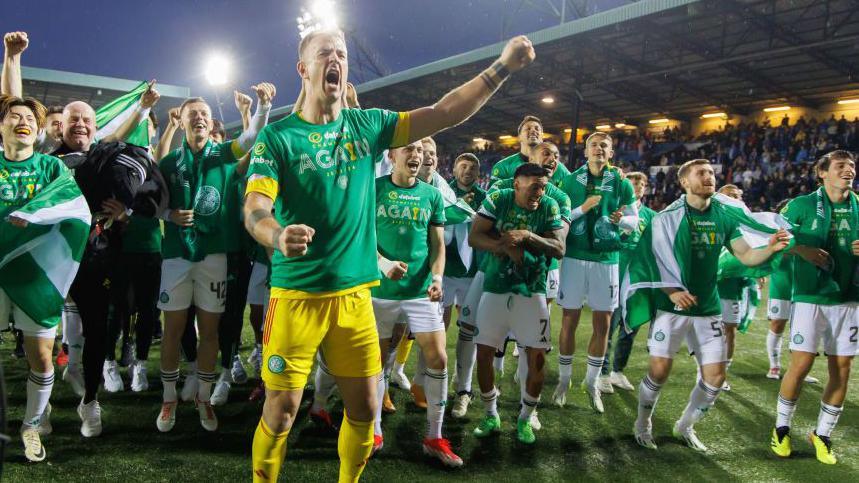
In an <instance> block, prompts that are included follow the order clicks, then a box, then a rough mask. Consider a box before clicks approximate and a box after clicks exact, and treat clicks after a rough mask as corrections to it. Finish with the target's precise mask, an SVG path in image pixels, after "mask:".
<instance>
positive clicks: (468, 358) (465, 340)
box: [456, 326, 477, 393]
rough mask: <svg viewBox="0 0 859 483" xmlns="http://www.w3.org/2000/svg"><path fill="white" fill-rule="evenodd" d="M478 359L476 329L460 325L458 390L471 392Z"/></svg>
mask: <svg viewBox="0 0 859 483" xmlns="http://www.w3.org/2000/svg"><path fill="white" fill-rule="evenodd" d="M476 360H477V344H475V343H474V329H469V328H466V327H464V326H460V328H459V338H458V339H456V392H458V393H459V392H463V391H465V392H471V378H472V373H473V372H474V364H475V362H476Z"/></svg>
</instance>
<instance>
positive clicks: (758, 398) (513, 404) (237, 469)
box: [0, 308, 859, 482]
mask: <svg viewBox="0 0 859 483" xmlns="http://www.w3.org/2000/svg"><path fill="white" fill-rule="evenodd" d="M758 315H759V316H762V315H763V313H762V312H759V314H758ZM552 320H553V329H554V335H555V338H556V339H555V340H557V332H558V329H559V325H560V324H559V320H560V313H559V311H558V310H557V308H555V310H553V317H552ZM589 320H590V317H589V315H587V314H585V316H584V317H583V324H582V326H581V327H580V329H579V334H578V347H579V349H578V353H577V354H576V358H575V359H574V361H573V390H572V391H571V394H570V396H569V397H568V400H567V407H565V408H563V409H559V408H556V407H552V406H550V405H549V404H548V403H549V402H550V401H549V400H550V399H551V398H550V396H551V392H552V390H553V388H554V385H555V382H556V381H557V352H553V353H552V354H551V355H550V357H549V365H548V371H547V385H546V388H545V389H544V391H543V393H544V394H543V405H542V406H541V407H540V410H539V412H540V419H541V421H542V422H543V430H542V431H539V432H537V442H536V444H535V445H533V447H523V446H522V445H521V444H519V443H518V442H517V441H516V437H515V419H514V418H515V417H516V414H517V399H518V394H519V389H518V386H517V385H515V384H514V383H513V380H512V376H513V373H514V372H515V367H516V366H515V364H516V360H515V359H514V358H513V357H511V356H508V358H507V361H506V376H505V378H504V380H503V381H501V389H502V398H501V402H500V411H501V415H502V420H503V431H502V434H501V435H500V437H498V438H495V439H493V438H490V439H489V440H484V441H478V440H476V439H475V438H474V437H472V436H471V435H470V432H471V430H472V429H473V428H474V426H475V425H476V424H477V421H478V419H479V418H480V417H481V416H482V412H483V411H482V404H481V403H480V402H479V400H478V401H476V403H475V404H473V405H472V407H471V409H470V410H469V413H468V416H467V419H465V420H462V421H457V420H453V419H452V418H448V419H447V420H446V421H445V430H444V433H445V435H446V436H447V437H448V438H449V439H450V440H451V443H452V445H453V448H454V450H455V451H457V453H458V454H459V455H460V456H462V458H463V459H464V460H465V466H464V467H463V468H462V469H459V470H448V469H446V468H444V467H442V466H441V465H440V464H439V463H437V462H435V461H430V460H428V459H426V458H425V457H424V456H423V454H422V452H421V446H420V441H421V438H422V434H423V431H424V426H425V414H424V412H423V411H421V410H418V409H417V408H415V407H414V406H413V405H411V404H410V402H409V394H408V393H405V392H403V391H399V390H396V389H392V391H393V392H392V397H393V398H394V402H395V404H396V405H397V407H398V409H399V410H398V412H397V413H396V414H393V415H390V416H386V417H385V420H384V428H385V448H384V450H383V451H382V452H381V453H380V454H379V455H377V457H375V458H374V459H373V460H371V462H370V463H369V465H368V466H367V469H366V471H365V472H364V481H409V482H418V481H451V480H450V479H451V478H459V479H464V478H468V479H469V480H472V481H493V482H501V481H525V480H528V481H530V482H537V481H552V482H556V481H571V480H577V481H579V480H583V481H653V480H654V479H663V480H666V481H677V480H696V481H720V482H721V481H734V480H743V481H808V480H829V481H855V480H853V479H854V478H855V477H856V476H855V475H856V474H857V473H856V472H857V470H859V464H857V453H859V429H857V417H859V416H857V414H859V410H857V402H859V401H857V397H856V396H855V394H854V395H851V396H850V397H848V399H847V401H846V404H845V411H844V414H843V416H842V418H841V421H840V423H839V425H838V428H837V429H836V432H835V434H834V436H835V440H834V442H835V448H836V452H837V454H838V456H839V463H838V465H836V466H834V467H827V466H824V465H821V464H819V463H817V461H816V460H815V459H814V454H813V452H812V449H811V447H810V446H809V445H808V444H807V442H806V441H805V438H804V434H805V433H806V432H807V431H809V430H810V429H811V428H812V427H813V425H814V424H815V423H816V420H817V412H818V406H819V399H820V395H821V391H822V388H821V387H820V386H806V388H805V390H804V393H803V396H802V399H801V400H800V403H799V409H798V411H797V413H796V416H795V418H794V451H795V456H794V457H792V458H791V459H789V460H787V461H782V460H777V459H775V458H774V457H772V456H770V454H769V448H768V446H769V435H770V431H771V427H772V424H773V422H774V410H775V401H776V393H777V391H778V383H777V382H774V381H771V380H769V379H766V378H765V377H764V374H765V372H766V370H767V367H768V364H767V359H766V354H765V336H766V322H765V321H762V320H758V321H757V322H756V323H755V324H753V326H752V329H751V330H750V332H749V333H748V334H746V335H740V336H738V342H737V345H738V347H737V353H736V355H735V358H734V364H733V366H732V368H731V372H730V374H729V379H730V381H731V384H732V385H733V391H731V392H728V393H723V394H722V396H721V397H720V399H719V401H718V402H717V404H716V406H715V408H714V409H713V410H712V411H710V413H709V414H708V415H707V417H706V418H705V419H704V420H703V421H702V422H701V423H700V424H698V426H697V428H696V429H697V430H698V434H699V436H700V438H701V439H702V441H704V443H705V444H707V445H708V446H709V447H710V451H711V452H710V454H707V455H701V454H697V453H695V452H693V451H692V450H690V449H687V448H686V447H684V446H681V445H680V444H678V443H677V442H675V441H674V440H673V439H672V437H671V425H672V424H673V422H674V421H675V420H676V419H677V418H678V417H679V415H680V413H681V412H682V410H683V408H684V406H685V404H686V401H687V397H688V394H689V391H690V390H691V388H692V386H693V384H694V379H695V364H694V362H693V361H692V360H691V359H690V358H689V357H687V356H685V355H684V352H683V350H681V352H680V354H679V355H678V357H677V360H676V363H675V367H674V372H673V374H672V376H671V379H670V380H669V382H668V383H667V384H666V386H665V387H664V390H663V391H662V396H661V398H660V401H659V406H658V407H657V410H656V414H655V418H654V432H655V435H656V438H657V444H659V450H658V451H656V452H651V451H648V450H645V449H641V448H639V447H638V446H637V445H636V444H635V442H634V441H633V439H632V436H631V428H632V424H633V421H634V419H635V416H636V407H637V400H636V393H628V392H620V393H616V394H614V395H607V396H604V402H605V408H606V413H605V414H604V415H602V416H600V415H596V414H594V413H593V412H592V411H591V410H590V409H589V407H588V405H587V400H586V397H585V396H584V395H583V394H582V393H580V392H579V391H578V390H577V388H578V381H580V380H581V378H582V377H583V376H584V369H585V355H584V349H583V348H584V346H585V343H586V340H587V337H589V335H590V328H589V326H588V325H589V324H588V321H589ZM456 334H457V333H456V331H455V330H454V331H452V332H451V333H450V334H449V337H448V353H449V355H450V358H451V360H453V358H454V347H455V343H456ZM644 336H645V334H640V336H639V338H638V339H637V340H636V346H635V348H634V350H633V356H632V359H631V361H630V365H629V367H628V368H627V371H626V373H627V375H628V376H629V378H630V380H631V381H632V382H633V384H635V385H636V386H637V384H638V382H639V381H640V379H641V377H642V376H643V374H644V372H645V371H646V367H647V353H646V351H645V343H646V340H645V337H644ZM6 340H7V342H5V343H4V344H3V345H2V349H0V357H2V361H3V364H4V367H5V369H6V378H7V385H8V390H9V397H8V401H9V405H10V408H11V409H10V414H9V417H10V429H9V432H10V433H11V434H12V435H13V440H12V445H11V447H10V448H9V449H8V451H7V459H6V464H5V465H4V475H3V476H4V477H5V480H6V481H20V482H25V481H26V482H37V481H38V482H41V481H64V482H73V481H88V482H95V481H122V482H132V481H183V482H186V481H206V482H215V481H247V480H248V478H249V476H250V453H251V438H252V436H253V431H254V428H255V426H256V423H257V420H258V418H259V414H260V411H261V407H262V405H261V403H249V402H246V401H247V396H248V394H249V392H250V386H249V385H245V386H235V387H234V389H233V392H232V394H231V398H230V403H229V404H228V405H227V406H226V407H222V408H218V410H217V411H218V416H219V419H220V428H221V429H220V430H219V431H218V432H217V433H214V434H211V433H207V432H206V431H204V430H203V429H202V428H201V427H200V425H199V422H198V420H197V414H196V411H195V410H194V408H193V405H192V404H191V403H182V404H180V406H179V412H178V420H177V423H176V427H175V429H174V430H173V431H172V432H171V433H168V434H161V433H159V432H158V431H157V430H156V429H155V417H156V415H157V412H158V409H159V406H160V384H159V383H158V371H157V361H158V346H157V345H156V346H154V347H153V349H154V350H153V354H152V357H151V358H150V367H149V374H150V382H151V383H153V384H152V386H153V387H152V389H150V390H149V391H148V392H146V393H143V394H135V393H132V392H130V391H126V392H123V393H120V394H102V395H101V397H100V400H101V402H102V410H103V422H104V433H103V434H102V435H101V437H99V438H95V439H85V438H83V437H81V436H80V433H79V426H80V423H79V420H78V417H77V414H76V412H75V407H76V406H77V403H78V399H77V398H76V397H75V396H74V394H73V393H72V391H71V390H70V388H69V387H68V385H67V384H65V383H63V382H61V381H60V379H59V373H58V377H57V383H56V384H55V386H54V395H53V398H52V403H53V407H54V413H53V414H54V415H53V418H52V421H53V425H54V433H53V434H52V435H50V436H48V437H46V438H44V443H45V445H46V448H47V451H48V458H47V460H46V462H44V463H40V464H36V465H32V464H27V463H26V462H25V460H24V457H23V450H22V447H21V442H20V438H19V437H18V436H17V434H18V428H19V427H20V422H21V418H22V416H23V409H24V402H25V398H26V391H25V381H26V363H25V362H24V361H19V360H15V359H12V358H11V357H10V351H11V346H12V344H11V341H9V338H8V337H7V338H6ZM244 340H245V341H251V340H252V337H251V335H250V331H249V329H248V328H247V327H246V329H245V333H244ZM249 350H250V347H249V344H246V346H245V347H243V352H244V355H245V356H246V355H247V352H248V351H249ZM786 359H787V350H785V361H784V363H785V365H786V362H787V360H786ZM413 360H414V356H412V357H411V365H410V367H409V370H408V373H409V374H410V375H411V374H412V372H411V367H412V366H413ZM820 362H822V361H819V362H818V365H817V366H816V367H815V368H814V370H813V371H812V374H813V375H815V376H817V377H819V378H821V379H823V380H825V378H826V374H825V364H821V363H820ZM123 374H124V371H123ZM124 377H125V375H124ZM126 381H127V382H126V384H128V379H127V378H126ZM475 389H476V379H475ZM310 397H311V394H310V393H307V394H306V399H305V404H304V405H303V406H302V411H301V413H300V415H299V418H298V421H299V422H298V423H297V424H296V425H295V427H294V428H293V430H292V432H291V434H290V436H289V453H288V455H287V461H286V464H285V465H284V468H283V470H282V472H281V476H282V480H284V481H286V480H289V481H335V480H336V478H337V442H336V439H335V438H333V437H330V436H325V435H323V434H320V433H319V432H318V431H316V430H315V428H314V427H313V425H312V424H311V423H310V422H309V420H308V419H307V408H308V407H309V404H310V401H309V398H310ZM335 411H337V417H338V418H339V415H340V411H341V408H340V407H339V405H338V404H337V403H336V402H335Z"/></svg>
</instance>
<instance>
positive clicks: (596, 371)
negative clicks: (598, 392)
mask: <svg viewBox="0 0 859 483" xmlns="http://www.w3.org/2000/svg"><path fill="white" fill-rule="evenodd" d="M604 358H605V355H601V356H592V355H590V354H588V369H587V372H586V373H585V384H587V386H588V387H590V388H594V387H596V386H597V377H599V375H600V372H601V371H602V363H603V359H604Z"/></svg>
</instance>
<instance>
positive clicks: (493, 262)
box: [477, 189, 563, 297]
mask: <svg viewBox="0 0 859 483" xmlns="http://www.w3.org/2000/svg"><path fill="white" fill-rule="evenodd" d="M515 198H516V192H515V191H514V190H512V189H504V190H500V191H494V192H492V193H490V194H489V195H488V196H487V197H486V199H485V200H483V205H482V206H481V207H480V210H479V211H478V212H477V213H478V216H482V217H484V218H486V219H489V220H491V221H492V223H493V226H494V227H495V229H496V230H497V231H498V233H499V234H500V233H504V232H507V231H511V230H528V231H530V232H531V233H535V234H537V235H543V234H545V233H547V232H550V231H554V230H559V229H561V227H562V226H563V225H562V223H563V222H562V221H561V214H560V210H559V208H558V203H557V202H556V201H555V200H553V199H552V198H551V197H549V196H547V195H545V194H544V195H543V197H542V198H540V205H539V206H538V207H537V209H536V210H534V211H530V210H527V209H525V208H522V207H520V206H519V205H517V204H516V199H515ZM546 258H547V257H546V256H545V255H542V254H532V253H530V252H528V251H527V250H526V251H525V260H524V263H523V264H522V265H516V264H515V263H513V262H512V261H511V260H510V259H509V258H507V257H497V256H494V255H487V256H486V258H485V259H484V260H485V262H484V267H483V269H484V271H485V272H486V277H485V279H484V282H483V291H484V292H490V293H495V294H508V293H514V294H519V295H523V296H526V297H529V296H531V294H535V293H538V294H544V295H545V294H546V275H547V271H548V263H547V260H546Z"/></svg>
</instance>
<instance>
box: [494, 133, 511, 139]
mask: <svg viewBox="0 0 859 483" xmlns="http://www.w3.org/2000/svg"><path fill="white" fill-rule="evenodd" d="M498 139H502V140H503V139H513V136H511V135H509V134H502V135H500V136H498Z"/></svg>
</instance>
